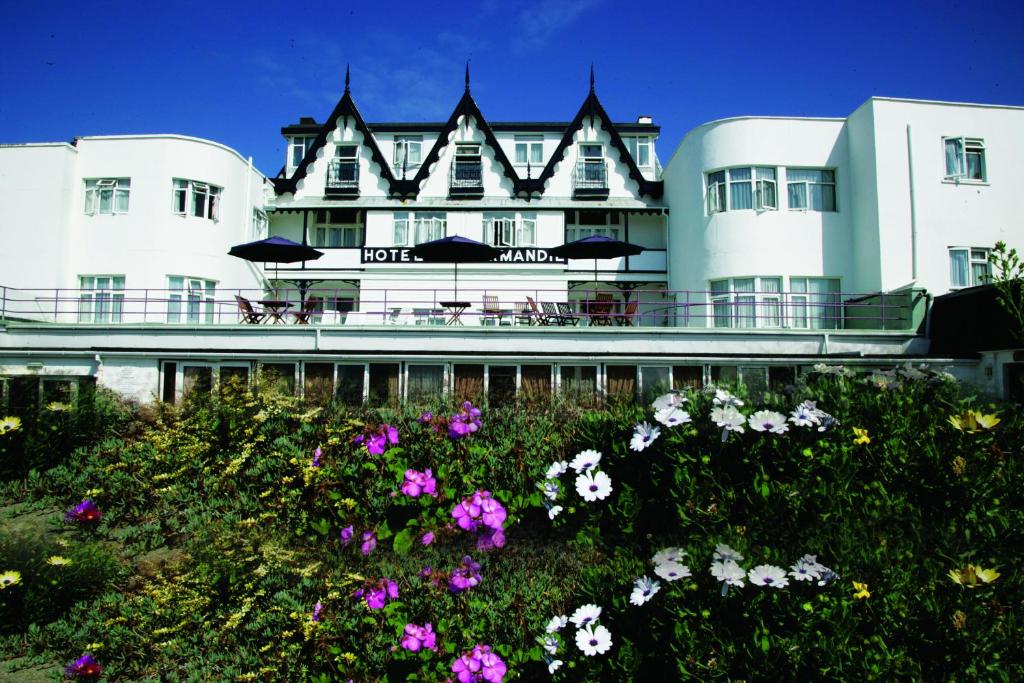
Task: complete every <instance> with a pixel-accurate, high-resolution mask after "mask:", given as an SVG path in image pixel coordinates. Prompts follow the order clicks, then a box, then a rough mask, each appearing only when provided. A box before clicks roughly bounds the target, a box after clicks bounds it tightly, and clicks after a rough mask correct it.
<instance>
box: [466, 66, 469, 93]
mask: <svg viewBox="0 0 1024 683" xmlns="http://www.w3.org/2000/svg"><path fill="white" fill-rule="evenodd" d="M466 92H469V60H468V59H467V60H466Z"/></svg>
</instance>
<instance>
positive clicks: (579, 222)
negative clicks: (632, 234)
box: [565, 211, 622, 242]
mask: <svg viewBox="0 0 1024 683" xmlns="http://www.w3.org/2000/svg"><path fill="white" fill-rule="evenodd" d="M619 223H620V218H619V212H618V211H566V212H565V241H566V242H574V241H576V240H581V239H583V238H584V237H590V236H591V235H603V236H605V237H610V238H611V239H614V240H618V239H622V228H621V227H620V226H619Z"/></svg>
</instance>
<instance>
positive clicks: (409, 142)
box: [394, 135, 423, 171]
mask: <svg viewBox="0 0 1024 683" xmlns="http://www.w3.org/2000/svg"><path fill="white" fill-rule="evenodd" d="M422 149H423V136H422V135H396V136H395V157H394V162H395V169H396V170H399V171H400V170H402V169H403V168H418V167H419V165H420V163H421V161H422Z"/></svg>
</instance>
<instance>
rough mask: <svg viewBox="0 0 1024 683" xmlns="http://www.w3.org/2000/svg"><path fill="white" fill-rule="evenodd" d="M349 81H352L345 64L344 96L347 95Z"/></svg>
mask: <svg viewBox="0 0 1024 683" xmlns="http://www.w3.org/2000/svg"><path fill="white" fill-rule="evenodd" d="M351 80H352V79H351V77H350V75H349V70H348V64H345V94H346V95H347V94H348V86H349V82H350V81H351Z"/></svg>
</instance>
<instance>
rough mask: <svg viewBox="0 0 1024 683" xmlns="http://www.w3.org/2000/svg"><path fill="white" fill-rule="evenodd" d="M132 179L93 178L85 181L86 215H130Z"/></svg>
mask: <svg viewBox="0 0 1024 683" xmlns="http://www.w3.org/2000/svg"><path fill="white" fill-rule="evenodd" d="M131 184H132V181H131V179H130V178H91V179H89V180H86V181H85V213H86V214H87V215H89V216H92V215H95V214H97V213H107V214H115V213H128V192H129V190H130V189H131Z"/></svg>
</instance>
